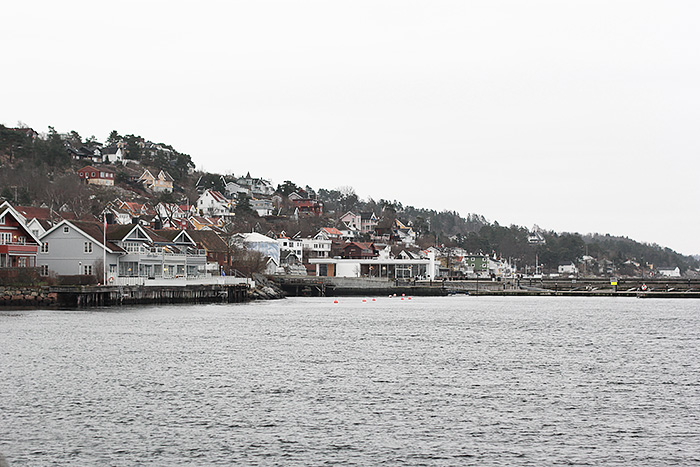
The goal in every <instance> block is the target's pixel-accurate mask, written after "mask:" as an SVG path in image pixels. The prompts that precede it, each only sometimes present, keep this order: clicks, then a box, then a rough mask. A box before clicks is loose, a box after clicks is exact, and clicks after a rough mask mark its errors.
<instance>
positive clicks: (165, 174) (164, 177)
mask: <svg viewBox="0 0 700 467" xmlns="http://www.w3.org/2000/svg"><path fill="white" fill-rule="evenodd" d="M158 178H160V179H161V180H165V181H166V182H173V181H175V179H174V178H173V177H171V176H170V174H169V173H168V172H166V171H165V170H161V171H160V173H159V174H158Z"/></svg>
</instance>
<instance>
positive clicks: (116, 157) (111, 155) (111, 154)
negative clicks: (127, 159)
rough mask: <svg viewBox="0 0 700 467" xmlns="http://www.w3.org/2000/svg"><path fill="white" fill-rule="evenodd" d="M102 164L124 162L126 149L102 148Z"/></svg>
mask: <svg viewBox="0 0 700 467" xmlns="http://www.w3.org/2000/svg"><path fill="white" fill-rule="evenodd" d="M101 152H102V162H123V161H124V149H123V148H122V147H119V146H108V147H106V148H102V151H101Z"/></svg>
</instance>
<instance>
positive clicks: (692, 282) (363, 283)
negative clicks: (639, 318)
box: [272, 276, 700, 298]
mask: <svg viewBox="0 0 700 467" xmlns="http://www.w3.org/2000/svg"><path fill="white" fill-rule="evenodd" d="M272 280H274V282H275V283H276V284H277V286H278V287H279V288H280V289H282V290H283V291H284V292H285V293H286V294H287V295H289V296H311V297H326V296H328V297H332V296H350V295H354V296H362V295H366V296H373V295H374V296H380V295H393V294H399V295H400V294H406V295H414V296H446V295H455V294H466V295H474V296H497V295H501V296H591V297H593V296H599V297H640V298H655V297H657V298H700V279H674V278H655V279H645V278H629V279H627V278H626V279H618V280H616V281H611V280H610V279H603V278H576V279H571V278H569V279H565V278H551V279H543V278H536V279H535V278H510V279H500V280H496V279H460V280H448V279H444V280H437V281H429V280H411V281H401V280H390V279H386V278H374V277H373V278H360V277H358V278H355V277H352V278H351V277H317V276H274V277H273V279H272Z"/></svg>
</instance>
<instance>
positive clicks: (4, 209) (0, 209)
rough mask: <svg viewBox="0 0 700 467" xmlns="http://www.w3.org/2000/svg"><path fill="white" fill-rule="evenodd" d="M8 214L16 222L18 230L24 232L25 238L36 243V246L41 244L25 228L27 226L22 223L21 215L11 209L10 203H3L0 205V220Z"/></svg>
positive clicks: (37, 238)
mask: <svg viewBox="0 0 700 467" xmlns="http://www.w3.org/2000/svg"><path fill="white" fill-rule="evenodd" d="M8 214H9V215H10V216H12V217H13V218H14V219H15V220H16V221H17V223H18V224H19V226H20V228H21V229H22V230H24V232H25V233H26V234H27V236H28V237H29V238H31V239H32V240H33V241H34V242H36V243H37V244H39V245H40V244H41V240H39V237H37V236H36V235H34V233H32V232H31V231H30V230H29V229H28V228H27V225H26V224H25V221H24V219H23V218H22V215H21V214H20V213H18V212H17V211H16V210H15V208H13V207H12V205H11V204H10V203H8V202H7V201H5V202H4V203H2V204H1V205H0V218H2V217H5V216H6V215H8Z"/></svg>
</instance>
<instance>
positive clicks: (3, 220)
mask: <svg viewBox="0 0 700 467" xmlns="http://www.w3.org/2000/svg"><path fill="white" fill-rule="evenodd" d="M0 224H3V225H4V224H5V216H2V217H0Z"/></svg>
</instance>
